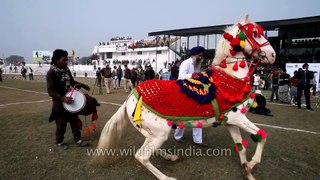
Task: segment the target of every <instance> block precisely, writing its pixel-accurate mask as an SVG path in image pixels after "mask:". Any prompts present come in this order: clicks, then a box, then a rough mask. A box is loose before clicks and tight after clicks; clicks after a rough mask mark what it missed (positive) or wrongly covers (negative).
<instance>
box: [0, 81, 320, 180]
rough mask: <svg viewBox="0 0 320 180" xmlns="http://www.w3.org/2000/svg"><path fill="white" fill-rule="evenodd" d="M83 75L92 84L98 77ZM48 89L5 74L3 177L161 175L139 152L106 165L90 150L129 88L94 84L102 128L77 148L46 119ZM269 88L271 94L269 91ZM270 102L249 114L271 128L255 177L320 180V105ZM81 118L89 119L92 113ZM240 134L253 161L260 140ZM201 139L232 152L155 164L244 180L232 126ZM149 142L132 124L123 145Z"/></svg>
mask: <svg viewBox="0 0 320 180" xmlns="http://www.w3.org/2000/svg"><path fill="white" fill-rule="evenodd" d="M78 80H79V81H82V82H85V83H87V84H89V85H91V86H92V85H93V84H94V79H78ZM8 87H10V88H8ZM13 88H14V89H13ZM22 90H32V91H22ZM33 91H35V92H33ZM36 92H43V94H41V93H36ZM45 93H46V84H45V83H44V82H43V81H41V80H39V81H22V80H14V79H5V80H4V81H3V82H1V83H0V138H1V148H0V179H156V178H155V176H153V174H152V173H150V172H149V171H148V170H147V169H146V168H145V167H143V166H142V165H141V164H140V163H139V162H138V161H137V160H135V158H134V155H133V153H132V154H131V155H127V156H117V157H112V158H110V160H109V162H108V163H107V164H104V165H101V164H99V163H92V156H89V155H88V150H90V149H95V147H96V145H97V143H98V139H99V135H100V132H101V130H102V128H103V126H104V124H105V123H106V122H107V120H108V119H109V118H110V117H111V116H112V115H113V114H114V113H115V112H116V110H117V109H118V108H119V106H118V105H119V104H122V103H123V102H124V100H125V99H126V97H127V95H128V94H127V93H125V92H124V90H123V89H119V90H114V91H113V92H112V93H111V94H108V95H97V93H98V90H97V89H95V94H94V96H95V97H96V98H97V99H98V100H99V101H100V102H101V106H100V107H99V108H98V112H99V119H98V121H97V122H96V125H97V132H96V133H94V134H91V135H90V137H88V138H85V139H87V140H89V141H90V144H91V146H90V147H89V148H80V147H77V146H76V145H75V144H74V143H73V139H72V134H71V129H70V128H69V127H68V128H67V132H66V137H65V142H66V143H68V144H69V149H68V150H65V151H62V150H59V149H57V148H56V147H55V146H54V130H55V124H54V123H49V122H48V117H49V114H50V112H51V101H50V97H49V96H48V95H46V94H45ZM90 93H91V92H90ZM263 93H264V94H266V95H267V96H268V94H270V92H269V91H263ZM22 102H23V103H22ZM19 103H20V104H19ZM110 103H113V104H110ZM268 107H269V108H270V109H271V111H272V113H273V114H274V117H269V116H261V115H257V114H252V113H248V116H247V117H248V118H249V119H250V120H251V121H252V122H254V123H259V124H261V125H258V126H259V127H261V128H263V129H265V130H266V132H267V133H268V139H267V143H266V146H265V149H264V153H263V159H262V163H261V164H259V165H257V166H256V167H255V169H254V170H253V175H254V176H255V177H256V178H257V179H319V177H320V165H319V161H320V156H319V149H320V125H319V120H320V118H319V117H320V109H315V111H314V112H308V111H306V109H305V108H303V109H302V110H298V109H297V108H296V107H294V106H289V105H280V104H271V103H269V104H268ZM80 118H81V119H82V120H83V122H84V124H86V123H85V119H86V121H87V124H88V125H90V117H87V118H85V117H83V116H80ZM269 125H272V126H274V127H270V126H269ZM288 128H289V129H288ZM299 130H305V131H299ZM172 135H173V131H172V132H171V136H170V138H169V139H168V141H167V142H166V143H165V144H164V145H163V147H162V148H163V149H166V150H172V149H188V148H193V150H199V151H201V152H206V151H207V148H199V147H195V146H194V145H193V144H192V130H191V129H188V128H187V129H186V131H185V140H186V142H184V143H178V142H176V141H174V140H173V139H172ZM242 136H243V138H245V139H247V141H248V142H249V147H248V150H247V157H248V159H250V158H251V157H252V155H253V153H254V151H255V147H256V144H255V143H254V142H253V141H252V140H251V139H250V134H248V133H246V132H243V131H242ZM203 139H204V142H205V143H207V144H208V145H210V148H211V149H218V150H221V149H227V150H230V152H231V153H230V154H228V155H227V156H222V155H217V156H208V155H202V156H194V155H193V156H188V155H184V156H180V157H179V160H178V161H176V162H170V161H167V160H164V159H163V158H162V157H159V156H155V157H152V159H151V162H152V163H153V164H154V165H155V166H156V167H157V168H158V169H159V170H160V171H162V172H163V173H165V174H166V175H168V176H171V177H176V178H178V179H242V173H241V166H240V160H239V156H238V154H237V152H236V151H235V150H234V148H233V142H232V139H231V137H230V135H229V132H228V131H227V129H226V128H225V127H224V126H219V127H217V128H213V127H212V128H206V129H204V130H203ZM143 141H144V138H143V136H142V135H141V134H140V133H139V132H138V131H136V130H135V128H134V127H131V126H130V127H129V129H128V133H127V136H126V138H125V139H124V140H123V141H122V142H121V145H120V147H119V149H133V150H137V149H138V148H139V147H140V146H141V145H142V143H143Z"/></svg>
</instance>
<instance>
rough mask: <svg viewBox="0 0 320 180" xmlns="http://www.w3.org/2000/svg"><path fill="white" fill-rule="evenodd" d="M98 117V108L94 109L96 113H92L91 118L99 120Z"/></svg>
mask: <svg viewBox="0 0 320 180" xmlns="http://www.w3.org/2000/svg"><path fill="white" fill-rule="evenodd" d="M97 119H98V113H97V109H96V110H95V111H94V113H93V114H92V116H91V120H92V121H95V120H97Z"/></svg>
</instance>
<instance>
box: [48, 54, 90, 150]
mask: <svg viewBox="0 0 320 180" xmlns="http://www.w3.org/2000/svg"><path fill="white" fill-rule="evenodd" d="M75 85H78V87H79V88H80V87H82V88H84V89H86V90H90V88H89V86H87V85H85V84H82V83H79V82H77V81H75V80H74V79H73V77H72V75H71V72H70V70H69V68H68V52H67V51H65V50H62V49H56V50H55V51H54V52H53V56H52V61H51V67H50V69H49V71H48V73H47V90H48V94H49V96H51V97H52V112H51V115H50V118H49V122H52V121H55V122H56V146H57V147H59V148H62V149H67V148H68V146H67V145H66V144H65V143H64V142H63V139H64V134H65V132H66V128H67V123H68V122H69V123H70V127H71V129H72V134H73V138H74V141H75V142H76V144H77V145H78V146H87V145H88V143H87V142H86V141H82V140H81V132H80V130H79V127H78V121H79V118H78V115H77V114H73V113H70V112H68V111H66V110H65V109H64V107H63V104H62V102H65V103H72V101H73V100H72V97H67V96H65V94H66V93H67V92H68V91H69V90H70V89H71V88H72V87H73V86H75Z"/></svg>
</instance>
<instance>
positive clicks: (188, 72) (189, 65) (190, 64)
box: [174, 57, 202, 143]
mask: <svg viewBox="0 0 320 180" xmlns="http://www.w3.org/2000/svg"><path fill="white" fill-rule="evenodd" d="M194 72H200V64H195V63H194V61H193V59H192V58H191V57H190V58H189V59H187V60H185V61H183V62H182V63H181V65H180V68H179V76H178V79H187V78H191V77H192V73H194ZM183 133H184V129H179V128H177V129H176V131H175V133H174V138H175V139H176V140H180V139H181V138H182V137H183ZM193 142H195V143H202V128H193Z"/></svg>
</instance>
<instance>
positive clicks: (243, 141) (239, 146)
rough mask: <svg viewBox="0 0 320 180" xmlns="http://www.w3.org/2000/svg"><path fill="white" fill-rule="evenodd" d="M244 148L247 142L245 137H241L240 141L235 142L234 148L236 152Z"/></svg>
mask: <svg viewBox="0 0 320 180" xmlns="http://www.w3.org/2000/svg"><path fill="white" fill-rule="evenodd" d="M243 147H244V148H247V147H248V142H247V141H246V140H245V139H242V142H241V143H235V144H234V148H235V149H236V151H237V152H239V151H242V150H243Z"/></svg>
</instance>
